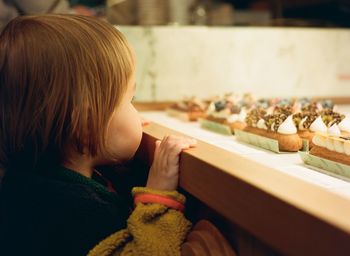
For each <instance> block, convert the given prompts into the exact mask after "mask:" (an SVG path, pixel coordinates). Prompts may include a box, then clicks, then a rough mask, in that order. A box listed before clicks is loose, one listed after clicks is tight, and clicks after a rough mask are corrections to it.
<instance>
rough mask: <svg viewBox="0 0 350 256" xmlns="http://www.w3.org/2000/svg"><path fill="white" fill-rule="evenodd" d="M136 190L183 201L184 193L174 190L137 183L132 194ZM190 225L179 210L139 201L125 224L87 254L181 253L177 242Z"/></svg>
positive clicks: (149, 255)
mask: <svg viewBox="0 0 350 256" xmlns="http://www.w3.org/2000/svg"><path fill="white" fill-rule="evenodd" d="M139 193H152V194H156V195H163V196H168V197H171V198H173V199H175V200H177V201H179V202H181V203H184V202H185V197H184V196H183V195H182V194H180V193H178V192H177V191H157V190H153V189H148V188H139V187H138V188H134V189H133V190H132V194H133V196H135V195H137V194H139ZM190 227H191V223H190V222H189V221H188V220H187V219H186V218H185V217H184V215H183V213H182V212H180V211H177V210H173V209H170V208H167V207H166V206H164V205H160V204H142V203H139V204H137V206H136V208H135V209H134V211H133V212H132V214H131V215H130V217H129V219H128V222H127V228H126V229H123V230H120V231H118V232H116V233H114V234H112V235H111V236H109V237H107V238H106V239H104V240H103V241H101V242H100V243H99V244H98V245H96V246H95V247H94V248H93V249H92V250H91V251H90V252H89V254H88V255H89V256H97V255H98V256H110V255H122V256H126V255H130V256H131V255H140V256H151V255H152V256H157V255H174V256H177V255H178V256H180V246H181V244H182V243H183V241H184V239H185V237H186V234H187V232H188V231H189V229H190Z"/></svg>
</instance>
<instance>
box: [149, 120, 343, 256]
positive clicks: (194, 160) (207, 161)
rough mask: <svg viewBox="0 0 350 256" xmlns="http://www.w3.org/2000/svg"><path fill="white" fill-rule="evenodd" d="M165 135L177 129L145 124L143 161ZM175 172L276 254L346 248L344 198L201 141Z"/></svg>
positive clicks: (339, 251)
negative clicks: (273, 249)
mask: <svg viewBox="0 0 350 256" xmlns="http://www.w3.org/2000/svg"><path fill="white" fill-rule="evenodd" d="M167 134H180V133H178V132H176V131H173V130H171V129H169V128H166V127H164V126H161V125H158V124H154V123H152V124H151V125H148V126H146V127H145V128H144V138H143V145H142V147H144V148H143V149H144V150H146V151H145V152H147V154H146V155H145V157H146V158H147V159H145V160H147V161H150V159H152V158H153V156H152V154H153V147H154V141H155V139H161V138H162V137H163V136H164V135H167ZM145 147H146V148H145ZM232 166H234V168H232ZM310 171H311V170H310ZM180 172H181V173H180V186H181V187H182V188H183V189H185V190H186V191H187V192H189V193H190V194H192V195H193V196H195V197H196V198H198V199H199V200H200V201H202V202H203V203H205V204H206V205H208V206H209V207H211V208H212V209H214V210H215V211H217V212H218V213H219V214H221V215H222V216H223V217H225V218H226V219H228V220H229V221H231V222H233V223H234V224H237V225H239V226H241V227H242V228H244V229H246V230H247V231H248V232H250V233H252V234H253V235H254V236H256V237H257V238H259V239H261V240H262V241H264V242H265V243H267V244H268V245H270V246H271V247H273V248H275V249H276V250H278V251H279V252H282V253H285V254H292V255H314V254H317V255H343V254H346V253H347V252H349V251H350V218H349V215H350V200H347V199H346V198H343V197H341V196H338V195H337V194H334V193H331V192H329V191H327V190H325V189H323V188H320V187H318V186H315V185H312V184H309V183H306V182H304V181H302V180H300V179H297V178H294V177H292V176H289V175H287V174H284V173H281V172H280V171H278V170H274V169H272V168H269V167H266V166H264V165H262V164H259V163H256V162H253V161H251V160H249V159H247V158H245V157H243V156H241V155H238V154H234V153H231V152H228V151H225V150H223V149H220V148H217V147H215V146H212V145H209V144H207V143H204V142H201V141H199V142H198V146H197V148H195V149H191V150H189V151H187V152H184V153H183V154H182V155H181V165H180Z"/></svg>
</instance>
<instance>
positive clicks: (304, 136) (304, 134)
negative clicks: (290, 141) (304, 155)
mask: <svg viewBox="0 0 350 256" xmlns="http://www.w3.org/2000/svg"><path fill="white" fill-rule="evenodd" d="M315 134H316V133H315V132H312V131H310V130H302V131H300V130H299V131H298V135H299V137H300V138H302V139H305V140H308V141H309V149H311V148H312V147H313V146H314V143H313V142H312V138H313V137H314V136H315Z"/></svg>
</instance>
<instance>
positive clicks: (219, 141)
mask: <svg viewBox="0 0 350 256" xmlns="http://www.w3.org/2000/svg"><path fill="white" fill-rule="evenodd" d="M141 115H142V116H143V117H144V118H146V119H148V120H150V121H152V122H154V123H158V124H160V125H163V126H166V127H168V128H171V129H174V130H176V131H178V132H180V133H183V134H186V135H188V136H191V137H193V138H196V139H198V140H201V141H204V142H206V143H208V144H211V145H214V146H216V147H218V148H222V149H224V150H226V151H229V152H232V153H237V154H239V155H242V156H244V157H246V158H248V159H249V160H251V161H255V162H258V163H261V164H263V165H265V166H267V167H271V168H274V169H276V170H279V171H281V172H283V173H286V174H288V175H291V176H293V177H296V178H298V179H301V180H303V181H306V182H308V183H312V184H314V185H317V186H320V187H323V188H325V189H327V190H328V191H331V192H332V193H336V194H338V195H340V196H342V197H345V198H347V199H350V182H347V181H344V180H342V179H339V178H335V177H332V176H330V175H326V174H324V173H322V170H321V169H318V168H316V167H310V166H307V165H305V164H304V163H303V161H302V160H301V158H300V156H299V154H297V153H282V154H277V153H274V152H270V151H267V150H264V149H261V148H258V147H255V146H252V145H249V144H246V143H244V142H240V141H238V140H237V139H236V138H235V136H225V135H221V134H217V133H214V132H211V131H208V130H205V129H203V128H201V127H200V125H199V123H198V122H185V121H181V120H178V119H176V118H173V117H169V116H167V115H166V114H165V113H164V112H142V113H141Z"/></svg>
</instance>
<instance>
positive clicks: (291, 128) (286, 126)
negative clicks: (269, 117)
mask: <svg viewBox="0 0 350 256" xmlns="http://www.w3.org/2000/svg"><path fill="white" fill-rule="evenodd" d="M277 132H278V133H280V134H296V133H297V128H296V127H295V124H294V121H293V116H292V115H290V116H288V117H287V119H286V120H284V121H283V123H282V124H281V125H280V126H279V127H278V130H277Z"/></svg>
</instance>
